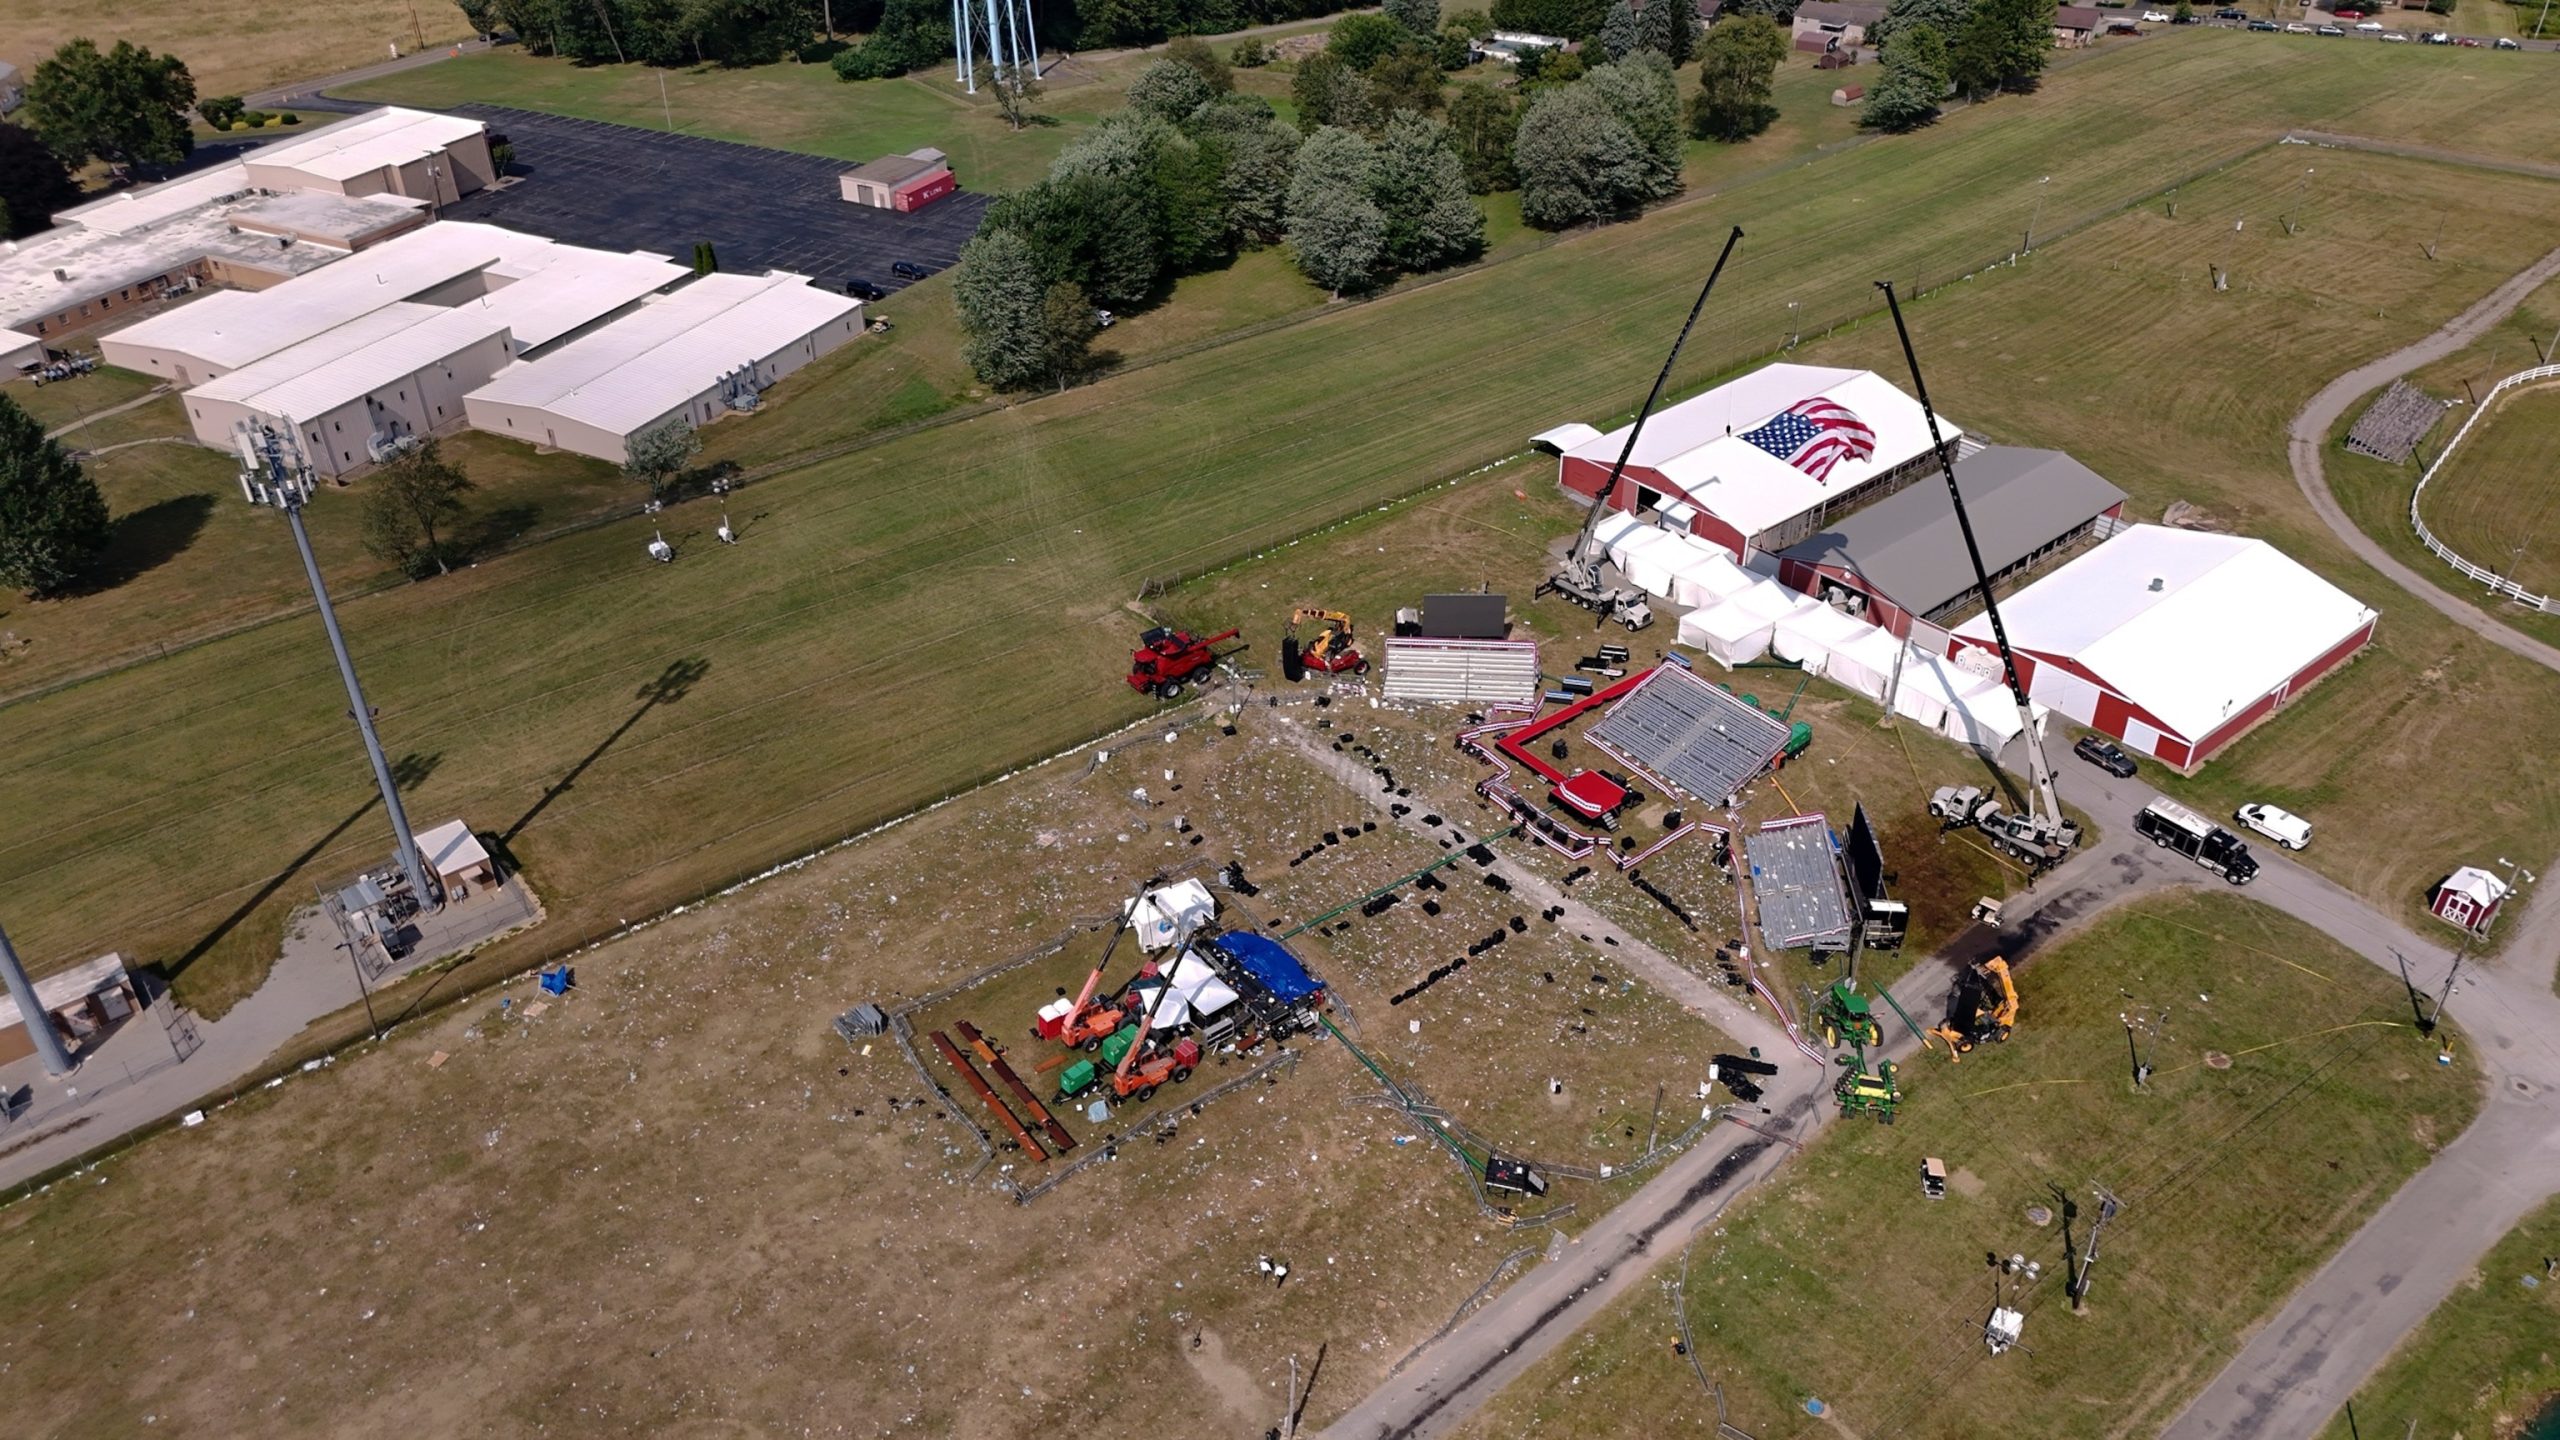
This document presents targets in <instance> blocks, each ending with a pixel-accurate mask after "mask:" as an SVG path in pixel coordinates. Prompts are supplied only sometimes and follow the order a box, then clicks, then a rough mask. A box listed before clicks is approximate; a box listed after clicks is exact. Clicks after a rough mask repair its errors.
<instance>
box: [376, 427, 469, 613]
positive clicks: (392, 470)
mask: <svg viewBox="0 0 2560 1440" xmlns="http://www.w3.org/2000/svg"><path fill="white" fill-rule="evenodd" d="M472 488H473V487H472V484H471V477H470V476H469V475H466V474H464V473H463V470H462V467H461V466H459V465H456V464H454V463H453V462H452V461H449V460H447V459H445V458H444V457H443V456H442V455H440V454H439V453H437V444H436V442H435V441H434V440H428V441H426V442H425V443H423V444H421V445H420V446H418V448H417V449H415V450H412V451H410V452H409V453H407V454H405V455H402V456H400V457H399V458H398V459H395V460H393V461H392V462H391V463H390V464H388V465H385V466H383V467H382V468H381V469H379V470H377V471H375V472H374V475H373V479H372V480H371V481H370V482H369V483H368V485H367V486H366V493H365V500H364V548H366V549H367V550H370V551H372V552H373V553H374V555H375V556H376V557H377V558H380V559H383V560H387V561H389V562H391V563H392V564H394V565H397V566H399V567H400V568H401V570H403V571H404V572H406V573H407V574H408V575H409V577H410V578H411V579H421V578H424V576H425V574H426V567H427V564H428V562H430V561H433V562H434V564H435V567H436V573H437V574H439V575H449V574H451V573H453V567H452V566H451V565H449V564H447V563H446V558H445V544H444V541H443V539H442V538H441V537H440V536H439V535H438V534H437V533H436V532H437V531H439V530H441V529H443V528H445V527H447V526H449V525H451V524H453V522H455V521H457V520H459V519H461V518H462V517H463V515H464V513H466V512H467V511H468V510H469V509H470V506H469V504H468V503H467V502H465V501H464V499H463V497H464V496H465V495H468V494H470V493H471V490H472Z"/></svg>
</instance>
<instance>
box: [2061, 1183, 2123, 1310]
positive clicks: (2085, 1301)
mask: <svg viewBox="0 0 2560 1440" xmlns="http://www.w3.org/2000/svg"><path fill="white" fill-rule="evenodd" d="M2095 1188H2096V1190H2097V1194H2098V1219H2097V1223H2096V1224H2093V1225H2091V1226H2090V1227H2089V1249H2088V1251H2087V1253H2085V1254H2083V1255H2082V1256H2081V1257H2080V1273H2079V1274H2078V1275H2076V1276H2073V1277H2072V1280H2071V1309H2072V1313H2074V1314H2085V1313H2087V1312H2088V1309H2089V1272H2090V1271H2091V1270H2093V1269H2095V1268H2096V1267H2097V1264H2098V1234H2099V1232H2101V1231H2103V1230H2105V1229H2106V1228H2107V1222H2108V1221H2110V1220H2113V1219H2114V1218H2116V1211H2118V1210H2120V1209H2122V1208H2124V1206H2123V1202H2122V1201H2119V1200H2118V1199H2116V1197H2115V1196H2113V1195H2111V1194H2109V1193H2108V1192H2107V1187H2106V1186H2104V1185H2100V1186H2097V1187H2095Z"/></svg>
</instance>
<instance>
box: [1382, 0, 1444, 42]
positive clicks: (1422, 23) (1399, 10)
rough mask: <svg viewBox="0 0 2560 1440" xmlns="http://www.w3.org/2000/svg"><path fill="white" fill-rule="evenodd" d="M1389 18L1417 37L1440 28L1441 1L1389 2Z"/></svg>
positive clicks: (1405, 0) (1387, 5) (1406, 0)
mask: <svg viewBox="0 0 2560 1440" xmlns="http://www.w3.org/2000/svg"><path fill="white" fill-rule="evenodd" d="M1386 11H1387V18H1388V19H1390V20H1393V21H1394V22H1396V23H1397V24H1399V25H1401V26H1403V27H1404V28H1405V29H1407V30H1409V31H1411V32H1412V33H1414V34H1416V35H1422V36H1428V35H1430V34H1431V33H1432V32H1433V31H1435V30H1437V29H1439V28H1440V0H1387V3H1386Z"/></svg>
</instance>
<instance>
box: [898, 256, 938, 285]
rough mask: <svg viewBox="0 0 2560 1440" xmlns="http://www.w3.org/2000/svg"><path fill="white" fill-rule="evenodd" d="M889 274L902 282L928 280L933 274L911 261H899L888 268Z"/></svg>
mask: <svg viewBox="0 0 2560 1440" xmlns="http://www.w3.org/2000/svg"><path fill="white" fill-rule="evenodd" d="M889 273H890V274H892V275H895V276H897V277H898V278H900V279H902V280H930V279H932V278H933V272H932V271H930V270H927V269H926V268H924V267H923V266H921V265H919V264H917V263H916V262H914V261H913V260H901V261H899V262H898V263H897V264H895V265H892V266H890V267H889Z"/></svg>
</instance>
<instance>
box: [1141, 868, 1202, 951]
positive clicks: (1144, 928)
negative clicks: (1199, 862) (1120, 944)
mask: <svg viewBox="0 0 2560 1440" xmlns="http://www.w3.org/2000/svg"><path fill="white" fill-rule="evenodd" d="M1128 903H1129V933H1130V934H1132V935H1135V936H1137V937H1138V948H1139V949H1141V950H1149V951H1153V950H1162V949H1163V948H1165V947H1166V946H1168V945H1171V944H1172V943H1174V942H1175V941H1176V940H1179V939H1181V938H1182V937H1183V936H1185V935H1188V934H1190V933H1191V932H1192V931H1194V930H1197V929H1199V928H1200V927H1201V926H1203V925H1206V924H1208V923H1209V921H1210V920H1211V919H1213V918H1215V917H1216V915H1217V913H1218V902H1217V901H1216V900H1215V899H1213V898H1211V897H1210V894H1209V887H1208V886H1206V885H1203V884H1201V883H1200V882H1199V881H1198V880H1196V879H1195V880H1185V881H1182V882H1181V883H1180V884H1176V885H1167V886H1165V887H1164V888H1162V889H1160V890H1150V891H1148V892H1147V893H1146V894H1144V895H1141V896H1139V897H1138V898H1137V899H1135V900H1132V901H1130V902H1128Z"/></svg>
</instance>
